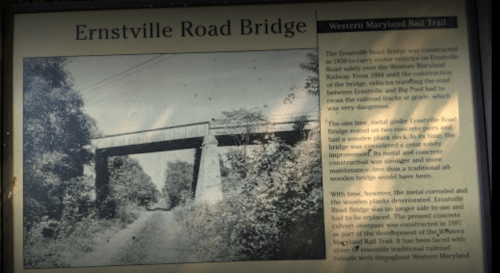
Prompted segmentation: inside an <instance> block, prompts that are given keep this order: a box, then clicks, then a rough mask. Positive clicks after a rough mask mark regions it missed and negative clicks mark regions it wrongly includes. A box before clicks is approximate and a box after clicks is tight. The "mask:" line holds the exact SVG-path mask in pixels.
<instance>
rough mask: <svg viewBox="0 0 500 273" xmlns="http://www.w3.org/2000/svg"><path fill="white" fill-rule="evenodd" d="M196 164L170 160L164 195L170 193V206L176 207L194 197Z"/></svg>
mask: <svg viewBox="0 0 500 273" xmlns="http://www.w3.org/2000/svg"><path fill="white" fill-rule="evenodd" d="M193 172H194V164H192V163H188V162H185V161H180V160H178V161H175V162H168V163H167V169H166V170H165V184H164V187H163V192H164V195H165V193H166V195H168V197H169V200H170V207H172V208H173V207H176V206H178V205H179V204H181V203H185V202H186V201H188V200H189V199H191V198H192V194H193V189H192V181H193Z"/></svg>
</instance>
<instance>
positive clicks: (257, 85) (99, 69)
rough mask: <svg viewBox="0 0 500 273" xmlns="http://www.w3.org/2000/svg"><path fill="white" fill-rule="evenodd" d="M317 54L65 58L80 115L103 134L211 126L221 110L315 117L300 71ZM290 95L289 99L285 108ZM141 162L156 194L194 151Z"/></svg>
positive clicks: (150, 156) (142, 158) (314, 100)
mask: <svg viewBox="0 0 500 273" xmlns="http://www.w3.org/2000/svg"><path fill="white" fill-rule="evenodd" d="M308 53H316V50H315V49H302V50H273V51H246V52H216V53H181V54H151V55H116V56H83V57H71V58H69V60H70V62H69V63H68V65H67V70H68V72H70V73H71V75H72V78H73V84H74V86H73V88H74V89H75V90H78V91H80V93H81V94H82V97H83V100H84V108H83V110H84V111H85V112H86V113H87V114H88V115H90V116H91V117H92V118H94V119H95V120H96V121H97V126H98V129H99V131H100V132H101V133H102V134H103V135H112V134H120V133H128V132H134V131H140V130H149V129H156V128H162V127H168V126H173V125H182V124H188V123H196V122H204V121H209V120H211V119H212V118H217V117H219V116H220V113H221V111H230V110H238V109H241V108H244V109H253V108H259V109H262V110H263V112H264V114H265V115H266V116H268V117H269V119H270V120H271V121H287V120H289V119H290V118H291V117H292V115H293V116H296V115H300V114H306V115H311V116H314V115H316V113H317V111H318V109H319V101H318V97H312V96H308V95H307V94H306V92H305V90H304V85H305V81H306V79H307V78H308V77H309V76H311V75H312V74H311V73H310V72H308V71H304V70H302V69H300V67H299V65H300V63H307V62H308V59H307V57H306V56H307V54H308ZM291 89H293V91H294V92H295V100H294V101H293V103H292V104H284V103H283V101H284V99H285V97H286V96H287V95H288V94H289V93H290V90H291ZM131 157H133V158H136V159H138V160H139V162H140V164H141V165H142V166H143V168H144V170H145V171H146V173H148V175H150V176H151V178H152V180H153V182H154V183H155V184H156V185H157V187H159V188H161V187H162V185H163V177H164V175H165V166H166V165H167V164H166V163H167V162H170V161H175V160H177V159H180V160H186V161H190V162H192V160H193V151H191V150H184V151H176V152H159V153H150V154H141V155H132V156H131Z"/></svg>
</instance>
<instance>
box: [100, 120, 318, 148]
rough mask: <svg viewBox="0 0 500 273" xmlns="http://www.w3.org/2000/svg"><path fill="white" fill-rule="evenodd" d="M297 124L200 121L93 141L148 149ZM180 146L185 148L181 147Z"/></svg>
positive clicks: (286, 129) (106, 145)
mask: <svg viewBox="0 0 500 273" xmlns="http://www.w3.org/2000/svg"><path fill="white" fill-rule="evenodd" d="M317 124H318V121H317V120H309V121H308V122H307V124H306V125H305V127H304V128H303V129H302V130H306V131H309V130H310V129H312V128H313V127H314V126H315V125H317ZM294 126H295V122H293V121H290V122H279V123H261V124H251V125H238V126H211V125H210V123H209V122H200V123H192V124H186V125H178V126H171V127H165V128H160V129H153V130H145V131H137V132H130V133H124V134H117V135H110V136H105V137H100V138H95V139H93V140H92V146H93V148H94V149H98V150H102V149H110V148H120V147H133V146H137V147H138V146H142V147H146V146H151V148H148V149H147V150H152V149H154V148H153V147H156V146H157V144H160V143H167V142H169V143H175V142H177V140H178V141H179V143H183V141H182V140H185V141H188V142H189V140H195V142H196V143H198V142H199V139H200V138H201V139H202V138H203V137H204V136H206V135H215V136H218V137H217V138H218V139H219V138H220V139H221V140H223V139H226V138H224V137H223V136H232V135H241V134H247V133H251V134H252V135H255V136H257V137H258V138H260V137H261V135H263V134H266V133H270V132H272V133H280V136H284V134H285V133H287V132H288V133H289V132H291V131H294V130H296V127H294ZM185 141H184V142H185ZM146 144H148V145H146ZM149 144H150V145H149ZM221 144H222V145H223V146H226V145H229V144H227V143H225V141H223V143H221ZM232 145H234V144H232ZM169 146H170V145H169ZM181 146H185V145H181ZM187 146H190V145H187ZM179 149H181V148H180V147H179ZM113 150H114V149H113ZM128 150H130V149H128ZM132 150H134V149H132ZM120 154H121V153H120Z"/></svg>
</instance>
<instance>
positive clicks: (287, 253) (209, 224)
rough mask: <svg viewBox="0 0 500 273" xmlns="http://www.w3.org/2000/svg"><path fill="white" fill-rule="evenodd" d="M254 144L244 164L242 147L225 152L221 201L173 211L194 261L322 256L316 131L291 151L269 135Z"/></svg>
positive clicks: (322, 244)
mask: <svg viewBox="0 0 500 273" xmlns="http://www.w3.org/2000/svg"><path fill="white" fill-rule="evenodd" d="M255 144H256V145H253V147H254V148H253V152H252V153H251V154H247V157H246V160H245V163H244V164H243V163H242V162H241V161H242V160H244V157H243V155H242V153H243V151H242V149H241V148H240V149H234V150H232V151H231V152H229V154H228V156H227V158H228V160H227V162H225V163H227V164H224V166H223V167H222V169H226V170H225V172H223V174H233V176H231V177H230V176H228V175H226V176H225V177H223V183H224V184H227V185H223V189H225V190H224V199H223V200H222V201H220V202H218V203H216V204H214V205H209V204H193V203H189V204H187V205H186V206H185V207H183V208H178V209H176V210H174V213H175V216H176V219H177V221H179V223H180V224H181V225H183V226H184V230H186V232H187V233H188V234H189V236H190V238H191V240H192V241H193V244H196V246H197V249H198V250H197V253H196V258H197V260H199V261H223V260H225V261H229V260H277V259H311V258H324V257H325V241H324V223H323V221H324V220H323V191H322V178H321V161H320V160H321V150H320V141H319V132H318V131H317V129H316V130H312V131H311V133H310V134H309V136H308V138H307V139H305V140H303V141H301V142H299V143H297V144H296V145H295V146H293V147H292V146H290V145H287V144H285V143H283V142H282V141H281V140H280V139H277V138H275V137H273V135H269V140H268V141H267V142H266V143H265V144H264V143H255ZM242 165H245V167H244V168H245V171H246V174H245V175H244V176H243V175H241V172H240V171H241V168H243V167H242ZM236 180H237V181H239V183H238V186H235V185H234V182H235V181H236Z"/></svg>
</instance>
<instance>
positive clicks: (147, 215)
mask: <svg viewBox="0 0 500 273" xmlns="http://www.w3.org/2000/svg"><path fill="white" fill-rule="evenodd" d="M192 252H193V251H192V249H190V247H189V244H188V243H187V242H186V238H185V236H183V235H182V232H181V230H179V226H178V225H177V224H176V221H175V219H174V215H173V213H172V212H171V211H163V210H153V211H144V213H143V214H142V215H141V216H140V217H139V218H138V219H137V220H136V221H135V222H134V223H132V224H130V225H129V226H128V227H127V228H126V229H124V230H122V231H120V232H118V233H117V234H116V235H114V236H113V237H112V238H111V239H110V240H109V242H103V243H101V244H100V245H99V246H98V247H97V251H95V252H92V253H90V254H89V255H87V256H85V257H83V258H82V259H81V260H79V261H77V262H75V263H74V264H73V266H74V267H82V266H105V265H133V264H160V263H183V262H190V258H191V255H192Z"/></svg>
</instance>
